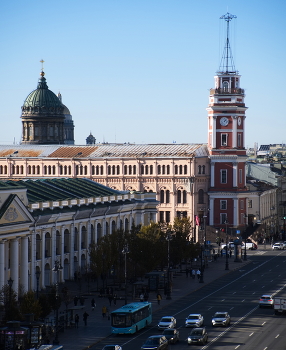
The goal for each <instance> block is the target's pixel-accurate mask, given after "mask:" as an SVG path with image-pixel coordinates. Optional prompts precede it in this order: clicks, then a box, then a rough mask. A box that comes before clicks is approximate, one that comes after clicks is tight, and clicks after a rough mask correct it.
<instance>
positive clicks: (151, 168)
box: [150, 165, 153, 175]
mask: <svg viewBox="0 0 286 350" xmlns="http://www.w3.org/2000/svg"><path fill="white" fill-rule="evenodd" d="M150 175H153V165H150Z"/></svg>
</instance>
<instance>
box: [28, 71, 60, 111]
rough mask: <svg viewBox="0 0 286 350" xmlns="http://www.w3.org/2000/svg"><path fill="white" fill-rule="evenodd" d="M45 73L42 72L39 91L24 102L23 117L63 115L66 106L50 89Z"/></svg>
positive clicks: (31, 94)
mask: <svg viewBox="0 0 286 350" xmlns="http://www.w3.org/2000/svg"><path fill="white" fill-rule="evenodd" d="M44 75H45V73H44V72H41V77H40V79H39V82H38V86H37V89H36V90H34V91H32V92H31V93H30V94H29V95H28V96H27V98H26V100H25V101H24V104H23V106H22V111H23V115H27V114H29V115H31V114H32V115H35V114H45V115H47V114H48V115H55V114H56V115H58V114H63V111H64V105H63V104H62V103H61V101H60V100H59V98H58V97H57V95H56V94H54V93H53V92H52V91H51V90H49V89H48V85H47V83H46V78H45V77H44Z"/></svg>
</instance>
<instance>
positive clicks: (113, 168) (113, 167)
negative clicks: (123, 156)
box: [112, 165, 115, 175]
mask: <svg viewBox="0 0 286 350" xmlns="http://www.w3.org/2000/svg"><path fill="white" fill-rule="evenodd" d="M112 175H115V165H112Z"/></svg>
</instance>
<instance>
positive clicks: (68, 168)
mask: <svg viewBox="0 0 286 350" xmlns="http://www.w3.org/2000/svg"><path fill="white" fill-rule="evenodd" d="M68 170H69V175H71V165H69V168H68Z"/></svg>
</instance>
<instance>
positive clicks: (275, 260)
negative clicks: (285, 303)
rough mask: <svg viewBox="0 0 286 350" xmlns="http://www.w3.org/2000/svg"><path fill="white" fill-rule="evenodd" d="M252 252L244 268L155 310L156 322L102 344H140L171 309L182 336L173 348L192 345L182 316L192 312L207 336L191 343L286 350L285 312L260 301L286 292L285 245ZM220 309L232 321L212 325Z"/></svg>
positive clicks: (214, 348) (213, 349)
mask: <svg viewBox="0 0 286 350" xmlns="http://www.w3.org/2000/svg"><path fill="white" fill-rule="evenodd" d="M248 258H249V260H251V263H250V264H248V265H245V266H244V267H243V268H242V269H241V270H236V271H233V272H231V273H229V274H227V275H225V276H223V277H222V278H220V279H217V280H215V281H214V282H212V283H209V284H208V285H205V286H204V287H203V288H202V289H200V290H198V291H196V292H193V293H191V294H190V295H188V296H187V297H185V298H183V299H180V300H177V301H175V302H173V303H172V304H171V305H169V306H168V307H167V308H166V309H163V310H161V311H160V312H157V313H156V314H155V315H154V317H153V322H152V325H153V327H152V326H151V327H149V328H147V329H145V330H142V331H140V332H138V333H137V334H135V335H132V336H131V335H130V336H115V335H111V336H110V337H108V338H107V339H105V341H104V345H106V344H120V345H122V346H123V349H124V350H137V349H138V350H140V347H141V345H142V344H143V343H144V341H145V339H146V338H147V337H149V336H150V335H153V334H159V333H160V331H158V330H157V329H156V324H157V322H158V320H159V319H160V318H161V317H162V316H165V315H173V316H175V317H176V319H177V328H178V329H179V330H180V342H179V343H177V344H175V345H171V346H169V349H170V348H171V349H173V350H176V349H178V350H185V349H190V347H189V346H188V345H187V341H186V339H187V335H188V333H189V332H190V329H189V328H185V326H184V321H185V318H186V317H187V315H188V314H190V313H201V314H202V315H203V316H204V319H205V326H206V327H207V331H208V335H209V342H208V344H206V345H204V346H199V345H192V346H191V348H196V349H210V350H221V349H224V350H236V349H239V350H240V349H241V350H285V349H286V316H276V315H274V312H273V309H270V308H259V307H258V301H259V298H260V296H261V295H262V294H274V295H278V296H284V297H286V251H284V250H283V251H271V250H268V251H262V252H260V251H254V252H249V253H248ZM216 311H228V312H229V314H230V315H231V325H230V326H229V327H227V328H223V327H215V328H214V327H212V325H211V318H212V315H213V314H214V313H215V312H216ZM104 345H103V344H100V343H99V344H97V345H96V347H95V348H92V349H94V350H95V349H102V348H103V346H104Z"/></svg>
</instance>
